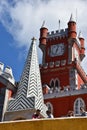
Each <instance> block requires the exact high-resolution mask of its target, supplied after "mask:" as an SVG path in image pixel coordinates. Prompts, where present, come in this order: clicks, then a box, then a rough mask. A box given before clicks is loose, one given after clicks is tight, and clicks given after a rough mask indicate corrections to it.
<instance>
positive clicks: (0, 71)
mask: <svg viewBox="0 0 87 130" xmlns="http://www.w3.org/2000/svg"><path fill="white" fill-rule="evenodd" d="M0 76H2V77H3V78H5V79H7V80H8V81H10V82H11V83H12V84H14V83H15V80H14V76H13V73H12V68H11V67H9V66H6V67H5V68H4V64H3V63H1V62H0Z"/></svg>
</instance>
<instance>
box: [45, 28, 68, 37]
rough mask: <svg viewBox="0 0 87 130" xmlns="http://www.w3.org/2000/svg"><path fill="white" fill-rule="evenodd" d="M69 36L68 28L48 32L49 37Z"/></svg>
mask: <svg viewBox="0 0 87 130" xmlns="http://www.w3.org/2000/svg"><path fill="white" fill-rule="evenodd" d="M67 36H68V29H67V28H66V29H61V30H56V31H51V32H48V34H47V38H48V39H49V38H64V37H67Z"/></svg>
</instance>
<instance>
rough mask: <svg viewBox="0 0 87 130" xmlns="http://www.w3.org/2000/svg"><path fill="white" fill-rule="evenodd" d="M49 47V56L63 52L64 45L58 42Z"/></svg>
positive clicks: (59, 54)
mask: <svg viewBox="0 0 87 130" xmlns="http://www.w3.org/2000/svg"><path fill="white" fill-rule="evenodd" d="M50 49H51V50H50V56H51V57H54V56H61V55H63V54H64V51H65V46H64V43H60V44H56V45H52V46H51V48H50Z"/></svg>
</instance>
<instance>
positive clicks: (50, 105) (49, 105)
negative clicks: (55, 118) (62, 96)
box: [46, 102, 53, 113]
mask: <svg viewBox="0 0 87 130" xmlns="http://www.w3.org/2000/svg"><path fill="white" fill-rule="evenodd" d="M46 106H47V108H48V110H49V111H51V113H53V105H52V104H51V103H50V102H47V103H46Z"/></svg>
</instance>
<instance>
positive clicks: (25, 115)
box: [4, 38, 46, 120]
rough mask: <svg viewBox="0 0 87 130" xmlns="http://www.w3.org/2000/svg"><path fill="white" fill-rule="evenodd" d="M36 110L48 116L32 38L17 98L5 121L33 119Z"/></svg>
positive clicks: (11, 102)
mask: <svg viewBox="0 0 87 130" xmlns="http://www.w3.org/2000/svg"><path fill="white" fill-rule="evenodd" d="M36 109H40V110H41V115H42V116H46V114H45V113H46V112H45V111H46V106H45V105H44V101H43V94H42V86H41V79H40V72H39V64H38V56H37V49H36V39H35V38H32V43H31V46H30V49H29V52H28V56H27V59H26V62H25V66H24V70H23V73H22V76H21V79H20V83H19V86H18V91H17V94H16V97H15V99H14V98H12V99H10V100H9V103H8V108H7V111H6V113H5V116H4V120H18V119H20V118H21V119H31V118H32V114H33V113H34V112H35V110H36Z"/></svg>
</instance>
